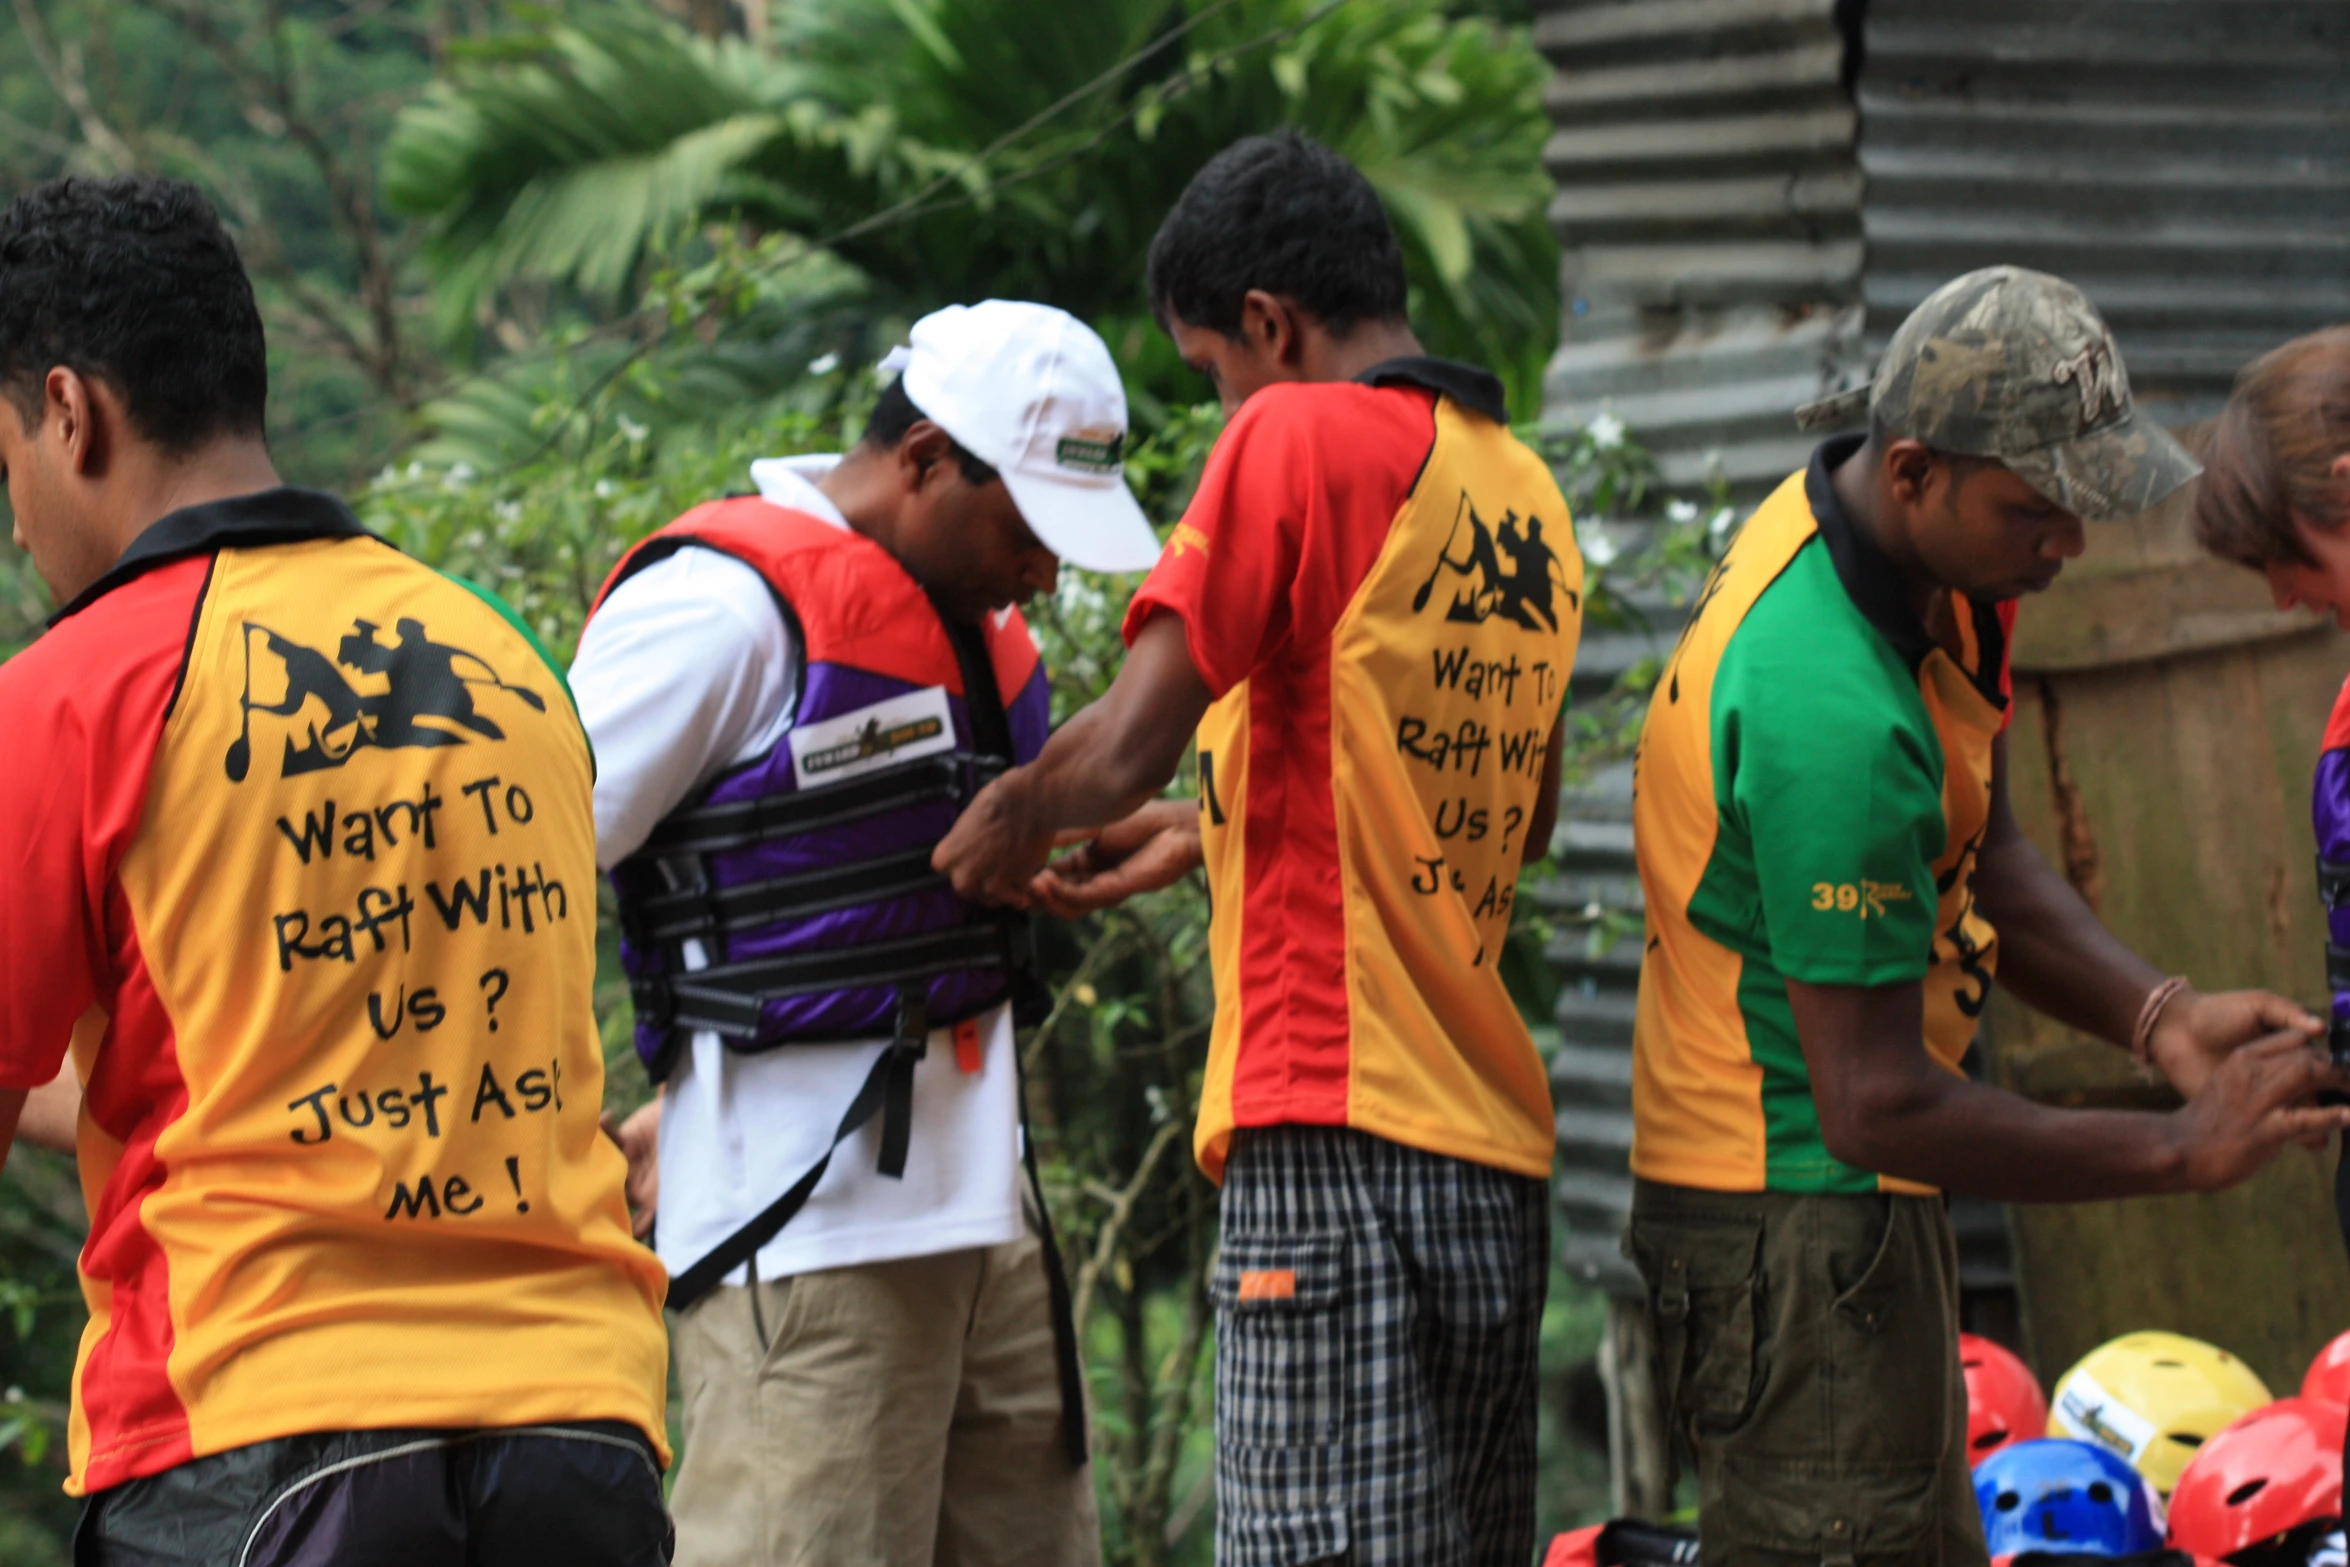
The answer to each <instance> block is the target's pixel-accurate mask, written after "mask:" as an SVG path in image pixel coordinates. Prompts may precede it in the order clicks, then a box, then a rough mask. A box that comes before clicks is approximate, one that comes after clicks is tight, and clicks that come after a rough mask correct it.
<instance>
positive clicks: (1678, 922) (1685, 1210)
mask: <svg viewBox="0 0 2350 1567" xmlns="http://www.w3.org/2000/svg"><path fill="white" fill-rule="evenodd" d="M1864 398H1865V400H1866V405H1867V410H1868V416H1869V420H1868V422H1869V432H1868V434H1866V435H1865V436H1863V435H1857V434H1856V435H1848V436H1843V437H1839V438H1836V439H1831V440H1829V441H1828V442H1826V443H1825V444H1824V445H1822V446H1821V447H1820V448H1819V450H1818V452H1817V453H1816V454H1815V455H1814V457H1813V459H1812V462H1811V465H1810V467H1809V468H1808V469H1807V470H1806V471H1805V472H1803V473H1799V474H1797V475H1795V476H1793V477H1792V478H1790V479H1789V480H1788V481H1787V482H1786V483H1785V484H1784V485H1782V486H1781V487H1780V488H1779V490H1778V491H1777V492H1776V493H1775V494H1773V495H1772V496H1771V498H1770V499H1769V500H1767V501H1766V502H1764V504H1763V506H1762V507H1761V509H1760V510H1759V511H1757V512H1756V513H1755V515H1754V517H1753V519H1752V520H1751V521H1749V522H1748V523H1747V525H1746V527H1745V528H1744V530H1743V531H1742V532H1741V533H1740V534H1739V536H1738V538H1737V540H1736V542H1735V543H1734V544H1733V545H1732V546H1731V548H1730V551H1729V553H1728V554H1727V555H1726V556H1725V557H1724V558H1723V560H1722V562H1721V565H1720V567H1719V568H1718V569H1717V570H1716V571H1715V573H1714V575H1713V578H1712V580H1711V581H1710V582H1708V584H1707V585H1706V588H1705V591H1704V595H1703V597H1702V598H1701V599H1700V600H1699V602H1698V604H1697V605H1696V608H1695V612H1694V614H1693V617H1692V619H1691V621H1690V625H1689V628H1688V630H1687V631H1686V632H1685V633H1684V635H1683V637H1682V640H1681V644H1680V646H1679V648H1678V649H1677V650H1676V651H1675V653H1674V656H1673V659H1672V661H1671V663H1670V664H1669V666H1668V667H1667V669H1666V670H1665V672H1664V675H1663V678H1662V679H1661V680H1660V681H1659V682H1658V685H1657V689H1656V694H1655V697H1654V699H1653V701H1652V703H1651V706H1650V709H1649V716H1648V725H1647V728H1646V731H1645V732H1644V735H1643V738H1642V742H1641V753H1640V758H1639V764H1638V793H1637V805H1636V807H1635V813H1634V828H1635V833H1636V837H1637V844H1638V853H1639V861H1640V876H1641V883H1642V887H1643V889H1644V891H1645V893H1646V896H1647V906H1648V923H1649V942H1648V950H1647V954H1646V958H1645V962H1644V967H1643V970H1642V975H1641V985H1640V1005H1639V1013H1638V1020H1637V1023H1636V1026H1635V1035H1634V1047H1633V1057H1634V1065H1633V1074H1634V1075H1633V1108H1634V1118H1635V1123H1636V1126H1635V1141H1634V1146H1633V1152H1632V1169H1633V1173H1634V1175H1635V1177H1636V1178H1637V1184H1636V1190H1635V1196H1634V1201H1633V1213H1632V1224H1631V1231H1630V1235H1629V1237H1628V1249H1629V1250H1630V1252H1631V1254H1632V1255H1633V1257H1634V1259H1635V1261H1636V1262H1637V1263H1638V1265H1639V1268H1640V1270H1641V1273H1642V1274H1643V1276H1644V1278H1645V1279H1646V1281H1647V1285H1648V1289H1649V1299H1650V1306H1651V1309H1652V1312H1653V1315H1654V1317H1655V1321H1656V1327H1657V1332H1658V1342H1659V1347H1660V1355H1661V1361H1662V1371H1663V1376H1664V1381H1665V1389H1664V1391H1665V1396H1666V1399H1667V1401H1668V1404H1669V1406H1670V1407H1671V1409H1672V1418H1673V1420H1674V1422H1675V1423H1676V1425H1677V1426H1679V1428H1680V1429H1681V1430H1682V1431H1683V1432H1684V1433H1685V1434H1686V1435H1687V1436H1688V1438H1689V1440H1690V1442H1691V1444H1692V1445H1693V1447H1694V1449H1695V1451H1696V1454H1697V1458H1698V1466H1699V1510H1700V1514H1701V1518H1700V1524H1699V1535H1700V1537H1701V1539H1702V1540H1703V1542H1704V1544H1703V1552H1704V1560H1705V1562H1706V1563H1707V1564H1708V1567H1714V1564H1717V1563H1722V1562H1749V1561H1752V1562H1779V1561H1784V1562H1787V1563H1790V1564H1792V1563H1794V1562H1796V1561H1799V1560H1800V1561H1803V1562H1807V1563H1816V1562H1822V1561H1826V1562H1862V1561H1888V1562H1889V1561H1929V1562H1930V1561H1945V1562H1953V1563H1979V1562H1981V1561H1983V1560H1984V1559H1985V1558H1984V1546H1983V1538H1982V1533H1981V1526H1980V1521H1979V1519H1978V1517H1977V1514H1976V1509H1975V1503H1974V1498H1973V1495H1972V1490H1971V1487H1970V1484H1969V1479H1968V1471H1967V1454H1966V1448H1965V1431H1966V1395H1965V1389H1964V1385H1963V1383H1962V1381H1961V1378H1960V1374H1959V1368H1958V1362H1957V1352H1956V1333H1957V1325H1956V1317H1955V1308H1956V1300H1957V1269H1956V1258H1955V1252H1954V1248H1953V1245H1952V1241H1951V1236H1950V1229H1949V1223H1948V1220H1947V1218H1946V1217H1945V1215H1944V1211H1943V1206H1942V1202H1941V1199H1940V1196H1939V1191H1940V1190H1942V1189H1950V1190H1956V1191H1962V1192H1967V1193H1970V1194H1974V1195H1979V1196H1984V1197H1990V1198H1997V1199H2001V1200H2005V1201H2031V1200H2039V1201H2075V1202H2077V1201H2083V1200H2089V1199H2097V1198H2108V1197H2121V1196H2134V1195H2138V1194H2142V1193H2154V1192H2168V1191H2181V1190H2211V1189H2216V1188H2218V1187H2222V1186H2227V1185H2231V1184H2233V1183H2234V1182H2236V1181H2239V1180H2241V1179H2243V1178H2245V1177H2246V1176H2248V1175H2250V1174H2252V1173H2253V1172H2254V1171H2255V1170H2257V1169H2259V1168H2260V1167H2261V1166H2262V1165H2263V1164H2265V1163H2266V1162H2267V1160H2268V1159H2269V1158H2270V1157H2271V1156H2272V1155H2273V1154H2274V1153H2275V1152H2276V1150H2277V1149H2278V1148H2279V1147H2280V1146H2282V1144H2283V1143H2284V1142H2285V1141H2287V1140H2289V1139H2292V1138H2294V1137H2296V1136H2304V1135H2315V1134H2319V1133H2321V1132H2322V1131H2323V1130H2325V1129H2329V1128H2331V1127H2333V1126H2336V1125H2339V1124H2341V1121H2342V1112H2339V1111H2333V1110H2324V1109H2319V1108H2317V1107H2315V1106H2314V1105H2312V1104H2311V1103H2310V1100H2311V1098H2312V1096H2313V1095H2314V1094H2315V1092H2316V1091H2317V1089H2318V1088H2319V1087H2321V1086H2323V1084H2324V1083H2325V1082H2326V1081H2327V1077H2328V1069H2327V1068H2326V1066H2325V1065H2324V1062H2323V1060H2322V1058H2321V1057H2320V1056H2319V1055H2318V1054H2317V1053H2316V1052H2315V1051H2313V1050H2312V1049H2311V1048H2310V1041H2311V1040H2312V1039H2313V1038H2314V1036H2315V1034H2316V1033H2317V1031H2318V1028H2319V1025H2318V1023H2317V1021H2316V1020H2315V1019H2314V1018H2311V1017H2309V1016H2307V1015H2306V1014H2305V1013H2303V1012H2302V1011H2301V1009H2300V1008H2298V1007H2296V1006H2294V1005H2292V1004H2291V1003H2289V1002H2286V1001H2284V1000H2283V999H2281V998H2279V997H2275V996H2270V995H2266V994H2262V993H2257V992H2238V993H2233V994H2227V995H2210V996H2206V995H2202V994H2199V993H2197V992H2195V991H2194V990H2192V989H2188V988H2186V987H2185V984H2184V981H2166V980H2165V979H2164V977H2163V976H2162V975H2161V974H2160V973H2159V972H2158V971H2157V970H2155V969H2154V968H2152V967H2151V966H2150V965H2148V964H2147V963H2146V962H2145V961H2144V960H2142V959H2140V958H2138V957H2137V956H2135V955H2133V954H2132V953H2131V952H2129V951H2128V950H2127V949H2126V948H2125V947H2123V946H2122V945H2121V943H2120V942H2118V941H2117V940H2116V939H2115V938H2114V937H2113V936H2112V935H2111V934H2110V933H2109V932H2107V931H2106V930H2105V929H2104V928H2103V927H2102V926H2101V925H2099V923H2098V922H2097V919H2096V916H2095V915H2094V914H2092V913H2091V912H2090V910H2089V908H2088V906H2087V905H2086V904H2085V903H2084V902H2083V901H2082V900H2081V899H2080V897H2079V896H2078V894H2076V893H2075V892H2074V891H2073V889H2072V888H2071V887H2070V886H2069V885H2068V884H2067V883H2066V882H2065V881H2064V879H2063V878H2062V877H2061V876H2059V875H2058V874H2057V873H2056V871H2055V870H2054V869H2053V868H2051V867H2050V866H2049V865H2048V863H2047V862H2046V861H2045V860H2044V859H2043V858H2042V857H2041V856H2040V854H2039V853H2038V851H2037V850H2035V849H2034V848H2033V847H2032V846H2031V844H2030V843H2029V842H2028V841H2027V840H2026V839H2025V838H2024V836H2023V834H2022V832H2021V830H2020V829H2019V828H2018V827H2017V825H2016V822H2015V818H2014V816H2013V814H2012V812H2011V811H2010V809H2009V807H2008V802H2007V767H2006V739H2005V733H2004V731H2005V728H2006V724H2007V716H2008V667H2007V650H2008V641H2009V633H2010V630H2011V628H2012V625H2013V610H2014V604H2013V601H2014V600H2015V599H2016V598H2017V597H2019V596H2020V595H2022V594H2025V593H2030V592H2036V591H2038V590H2040V589H2042V588H2045V587H2047V586H2048V585H2049V584H2050V583H2051V582H2053V581H2054V580H2055V578H2056V575H2057V573H2058V571H2060V570H2061V569H2062V567H2063V564H2064V562H2065V561H2066V560H2067V559H2068V558H2070V557H2072V556H2074V555H2078V554H2079V553H2080V552H2081V549H2082V547H2083V543H2084V535H2083V527H2084V519H2086V520H2087V521H2108V520H2119V519H2122V518H2126V517H2129V516H2133V515H2135V514H2137V513H2139V512H2142V511H2144V510H2146V509H2147V508H2149V507H2151V506H2152V505H2154V504H2155V503H2156V502H2158V501H2160V500H2161V499H2162V498H2163V497H2164V496H2166V495H2168V494H2170V493H2171V492H2172V491H2174V490H2176V489H2177V488H2178V487H2179V486H2180V485H2182V484H2184V483H2186V482H2187V481H2189V480H2190V479H2192V478H2193V477H2194V475H2195V473H2196V471H2197V470H2196V467H2195V464H2194V462H2193V460H2192V459H2191V458H2189V457H2188V456H2187V454H2186V453H2185V452H2184V451H2182V450H2181V449H2180V448H2179V447H2178V446H2177V444H2176V443H2175V442H2173V441H2172V440H2171V438H2170V437H2169V436H2168V435H2167V434H2165V433H2164V432H2163V431H2162V430H2161V429H2160V428H2159V427H2158V426H2156V425H2154V424H2153V423H2152V422H2151V421H2148V420H2145V419H2142V418H2141V417H2139V415H2138V414H2137V412H2136V411H2135V409H2134V408H2133V406H2132V404H2131V400H2130V393H2129V382H2128V378H2127V373H2126V371H2125V370H2124V368H2123V366H2122V362H2121V358H2120V355H2119V353H2118V352H2117V351H2116V350H2115V348H2114V345H2113V339H2112V337H2111V335H2110V333H2109V332H2108V331H2107V330H2106V327H2105V323H2104V322H2103V321H2102V320H2101V319H2100V318H2099V317H2098V315H2097V313H2096V311H2095V310H2094V309H2093V308H2092V307H2091V306H2090V304H2089V302H2088V300H2087V299H2085V298H2084V297H2083V296H2082V295H2081V294H2080V292H2079V291H2078V290H2077V289H2075V288H2073V287H2072V286H2071V285H2070V284H2067V283H2064V282H2062V281H2061V280H2059V279H2056V278H2052V277H2048V276H2045V275H2043V274H2040V273H2034V272H2027V271H2023V270H2020V269H2017V268H2011V267H1997V268H1990V269H1987V270H1984V271H1981V272H1975V273H1970V274H1969V275H1967V276H1966V277H1963V278H1960V279H1958V280H1956V281H1955V282H1952V283H1950V284H1948V285H1946V286H1944V287H1943V288H1942V289H1940V290H1938V291H1937V292H1936V293H1935V294H1934V295H1933V296H1932V297H1930V298H1929V299H1928V300H1927V301H1926V302H1925V303H1924V304H1923V305H1921V306H1920V307H1919V308H1918V310H1917V312H1916V313H1915V314H1913V315H1912V316H1911V317H1910V319H1909V320H1908V321H1907V322H1906V323H1905V324H1904V325H1903V326H1902V328H1901V329H1900V331H1899V332H1897V333H1896V334H1895V336H1894V338H1893V341H1892V344H1891V346H1890V347H1889V348H1888V350H1887V352H1886V357H1885V362H1884V365H1883V366H1882V369H1881V373H1880V375H1879V377H1878V379H1877V381H1876V382H1875V383H1874V385H1873V386H1872V387H1871V388H1868V389H1865V390H1864V391H1862V392H1858V393H1849V394H1846V395H1845V396H1843V397H1841V398H1837V399H1832V400H1830V401H1829V402H1828V403H1826V404H1818V405H1814V406H1813V407H1812V408H1809V409H1806V410H1804V411H1803V413H1802V414H1801V415H1799V417H1802V418H1803V419H1804V420H1805V422H1806V423H1807V424H1812V425H1815V426H1816V425H1829V426H1832V425H1833V424H1835V423H1839V422H1843V421H1844V420H1846V419H1848V418H1850V419H1855V420H1856V419H1857V415H1858V414H1859V412H1860V410H1861V405H1862V401H1863V399H1864ZM1995 974H1996V975H1997V977H1998V979H1999V981H2000V983H2002V984H2005V985H2006V986H2007V987H2008V988H2009V989H2010V990H2011V991H2012V992H2013V993H2014V994H2015V995H2016V996H2017V997H2018V998H2019V999H2021V1000H2023V1001H2025V1002H2026V1003H2028V1004H2030V1005H2032V1006H2034V1007H2036V1008H2038V1009H2040V1010H2041V1011H2043V1012H2046V1013H2048V1014H2049V1015H2050V1016H2052V1017H2054V1018H2056V1019H2057V1020H2058V1021H2060V1022H2063V1023H2066V1024H2068V1025H2070V1026H2072V1027H2074V1028H2078V1029H2080V1030H2082V1031H2084V1032H2086V1033H2091V1034H2095V1035H2097V1036H2099V1037H2102V1038H2105V1039H2108V1040H2111V1041H2113V1042H2114V1043H2116V1044H2121V1045H2127V1046H2130V1047H2132V1048H2134V1049H2135V1050H2136V1051H2137V1052H2138V1053H2139V1055H2140V1057H2141V1059H2151V1061H2152V1062H2153V1063H2154V1064H2156V1065H2158V1066H2159V1067H2161V1068H2162V1070H2163V1071H2164V1072H2165V1073H2166V1074H2167V1075H2168V1076H2169V1078H2170V1080H2171V1081H2172V1083H2173V1084H2175V1085H2176V1086H2177V1087H2178V1088H2179V1089H2180V1090H2181V1091H2182V1092H2183V1093H2185V1094H2186V1095H2188V1096H2189V1103H2188V1104H2187V1105H2186V1106H2185V1107H2184V1108H2183V1109H2181V1110H2178V1111H2176V1112H2173V1113H2170V1114H2167V1115H2165V1114H2150V1113H2133V1112H2120V1111H2067V1110H2058V1109H2051V1108H2048V1107H2045V1106H2041V1105H2036V1104H2033V1103H2030V1102H2028V1101H2026V1100H2024V1099H2021V1098H2019V1097H2017V1096H2015V1095H2012V1094H2008V1093H2004V1092H2002V1091H2000V1090H1997V1089H1994V1088H1990V1087H1987V1086H1984V1085H1982V1084H1978V1083H1974V1082H1970V1081H1969V1080H1968V1079H1967V1078H1966V1077H1965V1076H1964V1075H1963V1074H1962V1073H1961V1072H1960V1070H1959V1061H1960V1058H1961V1057H1962V1056H1963V1055H1964V1054H1965V1053H1966V1050H1967V1048H1968V1045H1969V1043H1970V1042H1971V1040H1972V1038H1973V1036H1974V1032H1975V1028H1976V1023H1977V1020H1978V1019H1979V1017H1980V1016H1981V1013H1982V1010H1983V1004H1984V1000H1985V998H1986V996H1987V995H1988V993H1989V991H1990V987H1991V984H1992V981H1993V976H1994V975H1995ZM2238 1047H2246V1048H2242V1049H2239V1048H2238Z"/></svg>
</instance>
